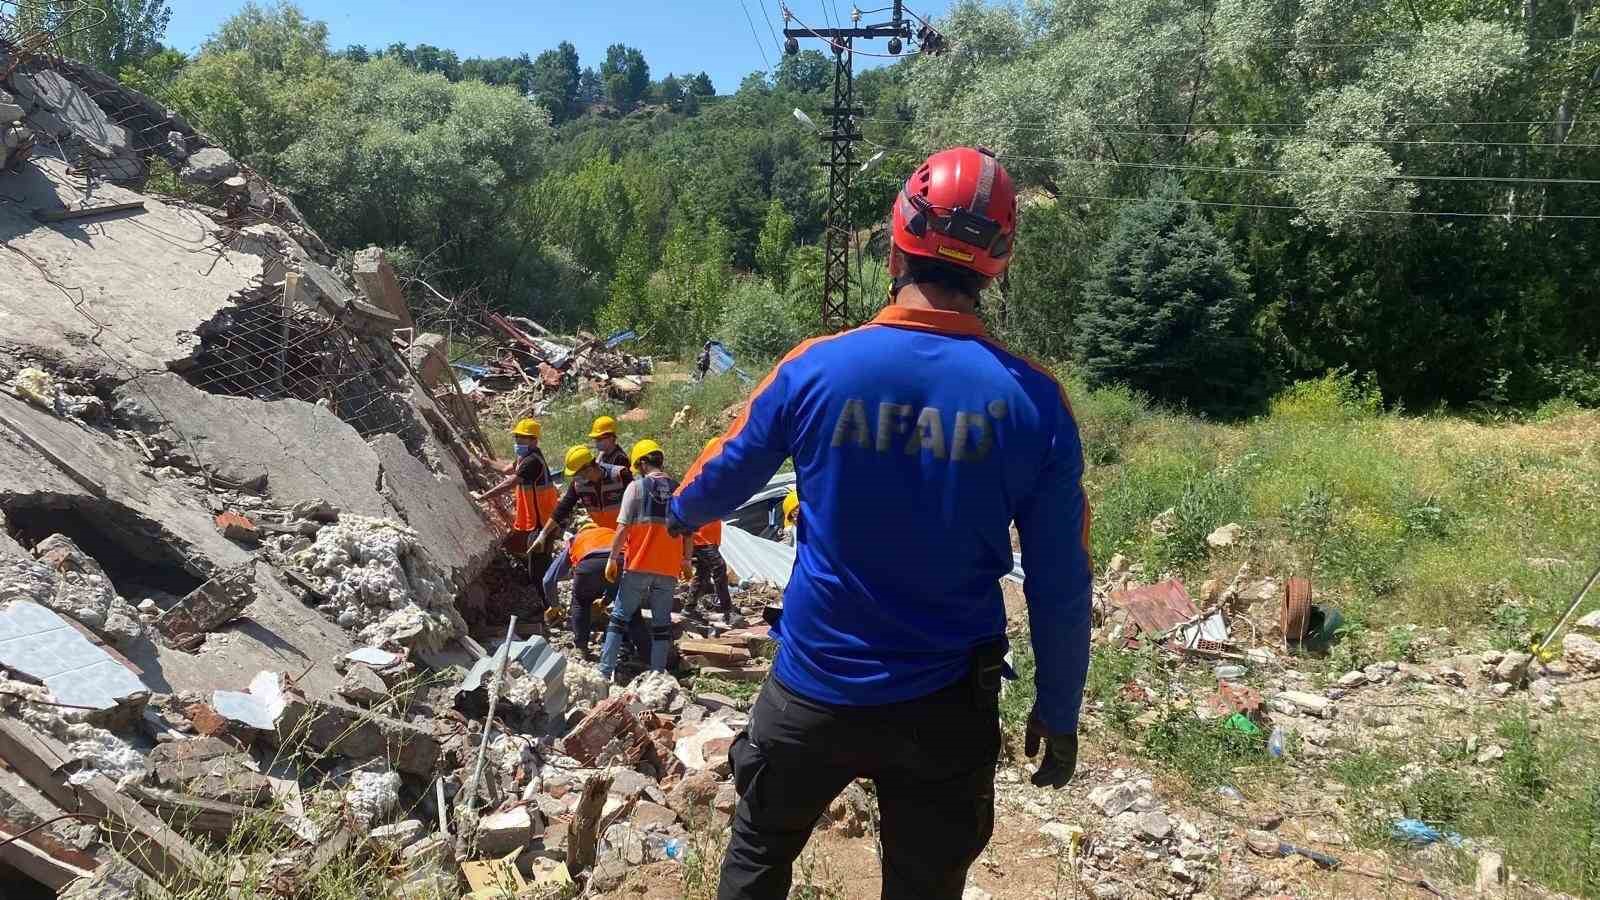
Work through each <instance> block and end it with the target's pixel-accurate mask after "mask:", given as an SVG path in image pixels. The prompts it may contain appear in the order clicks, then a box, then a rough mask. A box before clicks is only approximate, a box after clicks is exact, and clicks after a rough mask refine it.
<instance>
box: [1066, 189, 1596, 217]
mask: <svg viewBox="0 0 1600 900" xmlns="http://www.w3.org/2000/svg"><path fill="white" fill-rule="evenodd" d="M1055 196H1056V198H1057V199H1069V200H1109V201H1115V202H1120V203H1145V202H1153V203H1171V204H1187V205H1192V206H1216V207H1234V208H1237V209H1273V210H1286V211H1291V212H1295V211H1298V212H1348V213H1366V214H1373V215H1391V216H1424V217H1426V216H1439V217H1447V218H1468V219H1600V215H1578V214H1565V215H1546V214H1544V213H1513V212H1503V213H1496V212H1446V211H1442V210H1427V209H1359V208H1355V207H1348V206H1290V205H1287V204H1282V205H1280V204H1273V203H1234V202H1228V201H1219V200H1189V199H1176V198H1170V197H1114V196H1107V195H1101V194H1056V195H1055Z"/></svg>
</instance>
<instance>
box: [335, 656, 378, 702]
mask: <svg viewBox="0 0 1600 900" xmlns="http://www.w3.org/2000/svg"><path fill="white" fill-rule="evenodd" d="M339 696H341V697H343V698H345V699H346V700H349V701H350V702H351V703H354V704H356V705H358V706H375V705H377V704H379V703H382V702H384V701H385V700H388V699H389V687H388V685H386V684H384V683H383V679H382V678H380V677H379V676H378V673H377V672H375V671H373V670H372V669H371V668H368V667H367V666H364V665H359V664H358V665H353V666H351V667H349V668H348V669H346V670H345V673H344V681H343V682H341V683H340V685H339Z"/></svg>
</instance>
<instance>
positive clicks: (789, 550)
mask: <svg viewBox="0 0 1600 900" xmlns="http://www.w3.org/2000/svg"><path fill="white" fill-rule="evenodd" d="M785 490H787V489H785ZM722 558H723V559H725V560H727V561H728V568H730V569H732V570H733V571H734V572H735V573H737V574H738V576H739V578H740V580H741V581H764V582H766V583H767V584H770V585H773V586H775V587H779V588H784V587H788V586H789V573H790V572H792V571H794V548H793V547H791V546H789V545H788V544H780V543H778V542H777V541H769V540H767V539H765V538H758V537H756V536H755V535H753V534H751V533H750V532H748V531H744V530H742V529H738V528H724V529H723V530H722Z"/></svg>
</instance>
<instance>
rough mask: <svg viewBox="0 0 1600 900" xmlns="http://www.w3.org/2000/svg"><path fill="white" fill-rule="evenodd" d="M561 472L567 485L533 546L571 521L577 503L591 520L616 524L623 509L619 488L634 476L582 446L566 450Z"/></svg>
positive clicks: (624, 488) (603, 524) (540, 545)
mask: <svg viewBox="0 0 1600 900" xmlns="http://www.w3.org/2000/svg"><path fill="white" fill-rule="evenodd" d="M562 472H563V473H564V474H565V475H566V476H567V488H566V490H565V491H562V493H561V499H560V500H557V501H556V507H555V512H554V513H553V514H552V515H551V516H550V520H549V521H548V522H545V523H544V528H543V529H541V530H540V531H539V536H538V537H536V538H534V539H533V544H534V546H536V547H543V546H545V545H546V544H547V543H549V541H550V538H551V537H553V536H554V535H555V533H556V529H557V528H565V527H566V526H567V524H568V523H570V522H571V521H572V514H573V513H574V512H576V511H577V508H578V504H580V503H581V504H583V508H584V509H585V510H586V511H587V512H588V513H589V519H590V521H592V522H594V524H596V525H600V526H602V527H605V528H615V527H617V512H618V510H620V509H622V492H623V491H624V490H626V489H627V487H628V482H629V481H631V480H632V478H633V476H631V475H630V474H629V473H628V469H627V467H625V466H614V465H611V464H610V463H604V462H600V461H599V460H597V459H595V455H594V451H593V450H591V449H589V448H588V447H584V446H581V445H580V446H577V447H572V448H570V449H569V450H567V456H566V459H565V460H563V467H562Z"/></svg>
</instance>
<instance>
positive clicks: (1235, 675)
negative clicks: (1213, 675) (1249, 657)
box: [1216, 665, 1245, 681]
mask: <svg viewBox="0 0 1600 900" xmlns="http://www.w3.org/2000/svg"><path fill="white" fill-rule="evenodd" d="M1216 672H1217V680H1218V681H1236V680H1238V679H1240V678H1243V677H1244V674H1245V668H1244V666H1230V665H1224V666H1217V669H1216Z"/></svg>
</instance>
